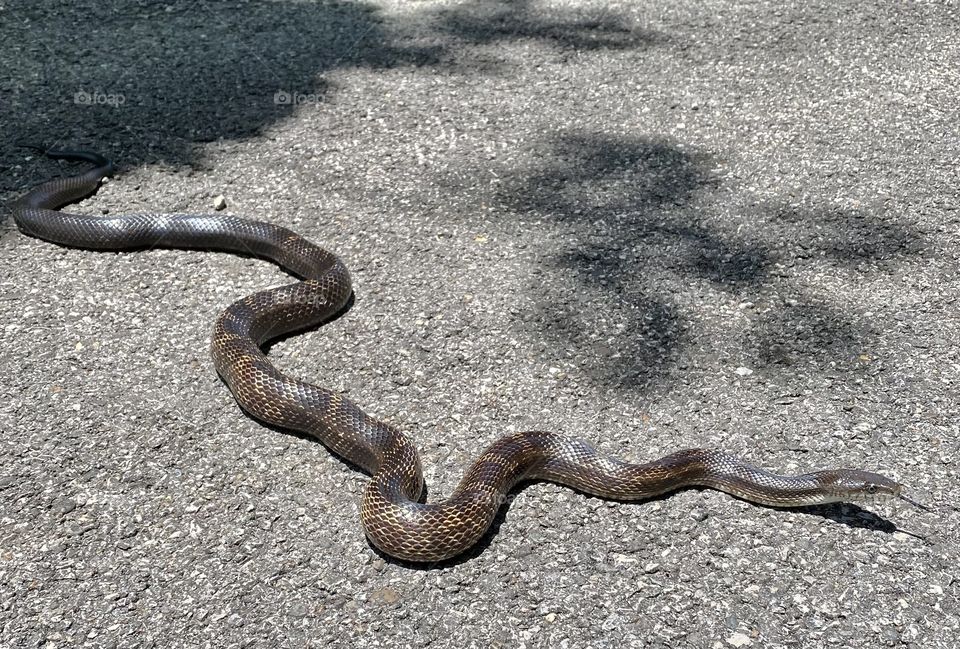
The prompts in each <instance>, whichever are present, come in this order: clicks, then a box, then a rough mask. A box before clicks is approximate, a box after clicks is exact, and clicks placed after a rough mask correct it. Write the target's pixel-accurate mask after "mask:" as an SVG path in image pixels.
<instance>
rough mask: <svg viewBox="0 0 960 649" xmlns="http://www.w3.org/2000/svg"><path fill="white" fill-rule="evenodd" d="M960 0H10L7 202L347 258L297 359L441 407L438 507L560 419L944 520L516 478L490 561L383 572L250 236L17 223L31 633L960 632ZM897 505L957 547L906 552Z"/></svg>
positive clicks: (18, 405)
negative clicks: (837, 476)
mask: <svg viewBox="0 0 960 649" xmlns="http://www.w3.org/2000/svg"><path fill="white" fill-rule="evenodd" d="M958 27H960V7H958V5H957V4H956V3H953V2H922V1H914V2H900V3H889V2H873V1H866V2H840V3H836V2H823V1H819V0H815V1H813V2H767V1H763V0H761V1H756V2H728V1H723V0H699V1H697V2H693V1H681V2H669V3H665V2H597V1H591V0H583V1H581V2H560V1H558V2H529V1H522V0H521V1H516V2H487V1H480V0H465V1H460V2H452V1H442V2H434V1H430V0H424V1H420V2H394V1H390V0H382V1H378V2H370V1H367V2H335V1H328V2H311V1H303V0H301V1H294V0H283V1H280V0H277V1H274V2H253V1H241V0H226V1H224V2H209V1H194V2H188V1H186V0H169V1H167V2H154V1H147V0H139V1H127V2H120V1H119V0H98V1H96V2H94V1H93V0H77V1H75V2H54V1H53V0H35V1H29V2H28V1H27V0H6V1H5V2H0V42H2V43H3V44H4V45H3V48H2V49H0V124H2V133H0V135H2V137H0V172H2V173H0V200H3V201H7V200H11V199H13V198H15V197H17V196H19V195H20V194H21V193H23V192H24V191H25V190H26V189H27V188H29V187H31V186H33V185H35V184H37V183H39V182H42V181H43V180H45V179H47V178H49V177H51V176H55V175H58V174H67V173H71V172H72V171H73V170H74V169H76V167H75V166H73V165H68V164H58V163H55V162H51V161H48V160H45V159H42V158H40V157H38V156H37V155H36V154H35V153H34V152H31V151H29V150H25V149H21V148H17V147H16V146H15V144H16V143H17V142H18V141H26V142H35V143H42V144H45V145H48V146H71V147H83V148H90V149H94V150H98V151H100V152H102V153H104V154H106V155H108V156H110V157H111V158H113V159H114V160H115V161H117V163H118V164H119V166H120V170H119V173H118V175H117V177H116V178H115V179H114V180H112V181H111V182H109V183H107V184H105V186H104V187H102V188H101V190H100V191H99V192H98V193H97V195H96V196H95V197H93V198H90V199H87V200H86V201H84V202H82V203H80V204H79V205H77V206H75V208H74V209H77V210H80V211H83V212H86V213H91V214H99V213H111V214H117V213H124V212H143V211H165V212H174V211H181V212H183V211H195V212H206V211H210V210H212V209H213V208H214V206H215V205H217V206H219V207H224V206H225V210H226V211H227V212H228V213H234V214H237V215H242V216H247V217H255V218H260V219H263V220H267V221H270V222H273V223H277V224H280V225H283V226H286V227H290V228H292V229H294V230H296V231H298V232H300V233H302V234H304V235H305V236H307V237H309V238H311V239H312V240H314V241H316V242H318V243H321V244H322V245H325V246H327V247H329V248H330V249H331V250H333V251H335V252H336V253H337V254H339V255H340V256H342V257H343V259H344V260H345V261H346V263H347V264H348V266H349V268H350V270H351V273H352V274H353V277H354V287H355V291H356V302H355V304H354V306H353V308H352V309H351V310H350V311H349V312H348V313H347V314H346V315H344V316H343V317H341V318H340V319H338V320H337V321H335V322H333V323H331V324H329V325H328V326H326V327H323V328H321V329H319V330H316V331H313V332H310V333H306V334H303V335H299V336H294V337H291V338H288V339H286V340H283V341H281V342H278V343H276V344H274V345H272V347H271V350H270V354H271V358H272V359H273V360H274V361H275V362H276V363H277V365H278V366H279V367H281V368H282V369H283V370H284V371H287V372H289V373H292V374H294V375H297V376H301V377H304V378H308V379H310V380H312V381H315V382H317V383H319V384H321V385H325V386H328V387H330V388H334V389H337V390H341V391H343V392H344V393H345V394H347V395H349V396H350V397H351V398H352V399H354V400H355V401H356V402H357V403H359V404H361V405H363V406H364V407H365V408H366V409H367V410H368V411H369V412H370V413H371V414H374V415H376V416H378V417H380V418H383V419H386V420H387V421H390V422H393V423H395V424H397V425H399V426H401V427H402V429H403V430H404V431H405V432H406V433H407V434H409V435H410V436H411V437H412V438H413V439H415V440H416V443H417V445H418V447H419V449H420V451H421V454H422V457H423V462H424V467H425V472H426V476H427V481H428V484H429V487H430V498H431V499H438V498H442V497H443V496H444V495H445V494H449V493H450V492H451V490H452V489H453V487H454V485H455V484H456V482H457V481H458V480H459V478H460V476H461V474H462V472H463V469H464V467H465V466H467V464H468V463H469V462H470V461H471V460H472V459H473V458H474V457H476V455H477V453H479V451H480V450H481V449H482V448H483V447H484V446H485V445H487V444H488V443H490V442H491V441H493V440H494V439H496V438H497V437H499V436H500V435H502V434H504V433H505V432H509V431H514V430H527V429H547V430H557V431H561V432H564V433H567V434H570V435H574V436H579V437H583V438H586V439H589V440H591V441H592V442H593V443H595V444H596V445H597V446H598V447H599V448H601V449H603V450H604V451H607V452H610V453H614V454H617V455H621V456H624V457H628V458H632V459H635V460H646V459H651V458H654V457H657V456H659V455H662V454H665V453H667V452H670V451H672V450H675V449H679V448H684V447H717V448H722V449H725V450H727V451H729V452H732V453H735V454H737V455H740V456H741V457H743V458H745V459H747V460H749V461H752V462H754V463H756V464H758V465H761V466H764V467H766V468H770V469H775V470H779V471H783V472H802V471H805V470H809V469H816V468H826V467H831V466H850V467H858V468H864V469H868V470H879V471H882V472H884V473H886V474H888V475H890V476H892V477H895V478H897V479H899V480H901V481H902V482H903V483H904V484H905V485H907V489H908V490H909V493H910V494H911V495H913V496H914V497H916V498H917V499H919V500H921V501H922V502H924V503H926V504H927V505H929V506H931V507H933V508H934V511H933V512H931V513H926V512H922V511H920V510H916V509H910V508H908V507H906V506H905V505H901V504H896V505H895V504H892V503H891V504H888V505H881V506H875V507H874V506H870V507H867V508H865V509H860V508H858V507H855V506H850V505H838V506H832V507H824V508H820V509H811V510H792V511H791V510H774V509H765V508H761V507H757V506H753V505H750V504H747V503H745V502H741V501H738V500H736V499H733V498H730V497H727V496H724V495H722V494H719V493H715V492H712V491H698V490H689V491H684V492H681V493H677V494H675V495H672V496H670V497H668V498H664V499H660V500H656V501H653V502H644V503H638V504H630V505H624V504H620V503H612V502H606V501H602V500H598V499H594V498H589V497H586V496H584V495H582V494H577V493H574V492H571V491H569V490H565V489H563V488H561V487H556V486H554V485H550V484H537V485H532V486H528V487H526V488H524V489H522V490H519V491H517V492H516V493H515V494H514V497H513V498H512V499H511V502H510V503H509V506H508V507H507V508H505V510H504V513H503V515H502V516H501V517H500V518H499V519H498V521H497V524H496V529H495V530H494V533H492V534H491V535H489V536H488V537H487V538H486V539H485V540H484V542H483V543H482V544H481V546H480V547H478V548H477V549H476V550H475V551H474V552H472V553H470V554H468V555H466V556H465V557H463V558H462V559H461V560H459V561H454V562H450V563H447V564H443V565H439V566H428V567H426V568H416V567H412V566H410V565H406V564H402V563H397V562H393V561H391V560H389V558H386V557H383V556H380V555H378V554H377V553H376V552H375V551H374V550H372V549H371V547H370V546H369V545H368V543H367V542H366V541H365V539H364V537H363V534H362V532H361V530H360V526H359V524H358V520H357V519H358V506H359V502H360V497H361V494H362V492H363V488H364V485H365V484H366V482H367V478H366V477H365V476H364V475H363V474H361V473H359V472H357V471H355V470H354V469H353V468H352V467H350V466H348V465H346V464H344V463H343V462H340V461H338V460H337V459H335V458H333V457H331V456H330V455H329V454H328V452H327V451H326V450H325V449H324V448H323V447H322V446H321V445H320V444H318V443H315V442H313V441H311V440H310V439H307V438H303V437H299V436H293V435H286V434H284V433H282V432H280V431H277V430H272V429H269V428H265V427H263V426H261V425H260V424H258V423H256V422H254V421H252V420H251V419H249V418H247V417H245V416H244V415H243V414H242V412H241V411H240V410H239V408H238V407H237V406H236V403H235V402H234V400H233V398H232V397H231V396H230V394H229V392H228V391H227V390H226V388H225V387H224V386H223V385H222V383H221V382H220V381H219V379H218V378H217V376H216V373H215V372H214V370H213V367H212V363H211V360H210V358H209V354H208V345H209V336H210V331H211V327H212V323H213V321H214V319H215V318H216V315H217V314H218V313H219V311H220V310H221V309H223V308H225V307H226V306H227V305H228V304H229V303H230V302H232V301H234V300H236V299H238V298H240V297H242V296H243V295H245V294H248V293H250V292H252V291H255V290H258V289H261V288H264V287H268V286H272V285H276V284H277V283H279V282H282V281H284V280H285V279H286V278H285V276H284V275H283V274H282V273H281V272H280V271H278V270H277V269H276V268H274V267H271V266H270V265H269V264H266V263H263V262H260V261H256V260H253V259H248V258H242V257H236V256H231V255H226V254H212V253H210V254H208V253H202V252H183V251H173V250H147V251H142V252H131V253H119V254H118V253H96V252H89V251H83V250H72V249H65V248H60V247H57V246H54V245H51V244H47V243H44V242H42V241H38V240H34V239H29V238H27V237H24V236H22V235H21V234H19V233H18V232H17V231H16V228H15V226H14V224H13V223H12V222H11V220H10V219H9V218H8V216H7V214H6V213H4V217H3V218H4V220H3V221H2V225H0V283H2V291H0V326H2V328H3V332H2V338H3V344H2V347H0V397H2V399H0V431H2V435H0V647H4V648H6V647H10V648H14V647H16V648H19V647H51V648H52V647H77V646H90V647H177V646H210V647H273V646H285V647H302V646H317V647H324V646H343V647H380V646H383V647H406V646H410V647H427V646H432V647H541V646H549V647H624V646H626V647H709V648H711V649H712V648H717V649H719V648H725V647H803V648H806V647H821V646H830V647H833V646H836V647H895V646H916V647H923V648H934V647H953V646H955V643H956V638H957V637H958V634H960V604H958V599H957V597H958V587H960V586H958V578H960V568H958V563H960V562H958V559H960V557H958V542H960V514H958V511H957V505H956V493H957V490H958V487H960V476H958V473H957V471H958V469H957V466H958V465H957V462H958V450H960V443H958V434H960V427H958V423H957V422H958V415H960V406H958V394H957V392H958V386H960V355H958V343H957V341H958V340H960V317H958V308H960V305H958V297H960V290H958V289H960V279H958V265H960V264H958V261H960V254H958V245H960V234H958V229H960V213H958V211H957V208H958V204H960V200H958V189H957V188H958V186H960V182H958V181H960V178H958V168H960V166H958V165H960V154H958V151H960V134H958V133H960V132H958V129H957V124H958V123H960V110H958V106H960V41H958V39H957V38H956V35H957V33H958ZM893 524H895V525H897V526H900V527H902V528H903V529H904V530H908V531H911V532H914V533H917V534H922V535H925V536H927V537H928V538H927V541H926V542H924V541H921V540H918V539H916V538H914V537H911V536H908V535H906V534H903V533H902V532H897V531H894V528H893Z"/></svg>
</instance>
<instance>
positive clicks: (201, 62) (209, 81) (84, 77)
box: [0, 0, 647, 191]
mask: <svg viewBox="0 0 960 649" xmlns="http://www.w3.org/2000/svg"><path fill="white" fill-rule="evenodd" d="M8 4H9V6H8V7H5V8H4V16H5V19H4V21H3V22H2V23H0V40H2V41H3V42H4V43H5V44H6V47H5V48H4V50H3V53H2V54H0V91H2V92H3V95H4V101H3V102H0V122H2V123H3V124H5V125H7V129H8V130H7V132H6V133H5V134H4V135H5V137H4V138H2V140H0V160H22V159H23V157H24V154H23V152H22V151H17V150H14V149H13V148H12V147H13V145H14V143H16V142H28V143H35V144H40V145H43V146H47V147H56V146H64V145H67V146H70V147H74V148H76V147H88V148H94V149H97V150H104V151H106V152H108V153H109V154H110V155H111V157H113V158H115V159H117V160H119V161H120V162H121V164H122V165H124V166H135V165H139V164H144V163H147V162H151V163H152V162H157V161H164V162H168V163H171V164H175V165H179V164H192V163H193V162H195V156H196V155H197V153H196V150H195V146H194V145H195V143H198V142H201V143H202V142H211V141H216V140H220V139H244V138H252V137H256V136H261V135H262V134H263V132H264V130H265V129H267V128H269V127H270V126H271V125H273V124H275V123H277V122H280V121H282V120H284V119H286V118H288V117H290V116H292V115H294V114H295V113H296V111H297V110H298V109H300V108H301V107H302V106H303V104H306V103H312V102H324V101H328V100H329V98H330V97H331V95H332V94H334V93H336V91H337V83H336V81H335V80H334V78H333V76H332V73H335V72H337V71H339V70H349V69H356V68H367V69H391V68H404V67H406V68H423V69H427V70H429V69H431V68H438V69H445V70H446V69H449V67H450V66H460V67H461V68H462V69H463V71H464V72H465V73H480V72H479V71H480V70H481V69H482V68H484V66H483V65H481V64H480V63H478V62H477V61H474V60H472V59H471V47H472V45H473V44H479V43H483V42H490V41H491V40H494V39H495V40H507V39H512V40H517V39H538V40H540V41H542V42H545V43H554V42H562V43H566V44H569V45H570V46H572V47H576V48H582V49H585V48H590V49H600V48H614V49H625V48H628V47H635V46H637V47H638V46H641V45H643V44H645V43H646V39H647V35H646V34H645V33H640V32H634V31H632V30H631V29H629V28H628V27H626V26H625V25H624V24H623V21H622V20H621V19H620V18H618V17H617V16H616V15H615V14H612V13H607V14H605V15H603V16H601V17H599V18H593V19H586V18H583V16H582V15H581V13H580V12H578V11H577V10H575V9H573V10H556V11H553V12H550V13H549V14H545V13H544V12H542V11H541V12H536V13H535V12H532V11H529V10H528V7H527V3H523V2H521V3H500V2H492V3H490V2H473V3H467V4H464V5H461V6H458V7H457V8H455V9H453V10H435V9H433V8H431V7H424V8H422V9H418V10H417V11H414V12H411V13H410V14H408V15H406V16H405V17H397V16H390V17H387V16H385V15H384V13H383V12H382V10H381V9H379V8H378V7H376V6H375V5H373V4H371V3H367V2H346V1H342V2H341V1H336V0H333V1H330V2H321V3H311V2H293V1H277V2H245V1H241V0H226V1H224V2H215V3H214V2H186V1H177V0H173V1H171V2H169V3H162V4H158V3H154V2H147V1H140V2H130V3H125V5H124V10H123V11H122V12H118V11H117V10H116V8H115V7H114V6H113V4H112V3H103V2H96V1H94V0H80V1H79V2H71V3H63V2H55V1H54V0H41V1H39V2H27V1H26V0H14V2H12V3H8ZM489 56H490V54H489V53H485V54H484V55H483V58H484V60H488V59H489ZM318 137H320V135H318ZM8 147H9V148H8ZM4 169H5V167H3V166H0V171H2V170H4ZM34 180H35V179H32V178H26V179H24V178H22V177H18V176H16V175H14V174H0V183H3V184H2V185H0V191H12V190H17V189H20V188H21V187H23V186H24V185H29V184H32V182H34Z"/></svg>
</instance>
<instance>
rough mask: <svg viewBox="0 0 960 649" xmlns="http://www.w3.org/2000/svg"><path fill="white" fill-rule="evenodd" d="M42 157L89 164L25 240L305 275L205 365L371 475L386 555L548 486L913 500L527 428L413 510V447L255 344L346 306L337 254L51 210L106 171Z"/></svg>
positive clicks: (284, 237)
mask: <svg viewBox="0 0 960 649" xmlns="http://www.w3.org/2000/svg"><path fill="white" fill-rule="evenodd" d="M44 153H45V154H46V155H47V156H49V157H51V158H59V159H66V160H74V161H86V162H90V163H92V164H93V165H94V167H93V168H91V169H89V170H88V171H86V172H85V173H83V174H79V175H76V176H71V177H68V178H60V179H55V180H51V181H49V182H46V183H44V184H42V185H40V186H38V187H36V188H35V189H33V190H31V191H30V192H29V193H27V194H26V195H25V196H23V197H22V198H21V199H19V200H18V201H17V202H15V203H14V204H13V216H14V219H15V220H16V223H17V226H18V227H19V228H20V230H21V231H22V232H23V233H24V234H28V235H30V236H34V237H39V238H41V239H46V240H48V241H52V242H54V243H58V244H61V245H67V246H76V247H80V248H95V249H107V250H121V249H127V248H143V247H148V246H165V247H175V248H204V249H219V250H229V251H234V252H240V253H246V254H252V255H255V256H258V257H263V258H266V259H269V260H271V261H273V262H275V263H277V264H279V265H280V266H281V267H283V268H284V269H285V270H287V271H288V272H290V273H292V274H294V275H296V276H298V277H300V278H302V279H301V281H298V282H296V283H293V284H288V285H285V286H281V287H279V288H273V289H270V290H266V291H261V292H259V293H254V294H253V295H250V296H248V297H246V298H244V299H242V300H240V301H238V302H235V303H234V304H232V305H230V307H228V308H227V310H226V311H224V312H223V313H222V314H221V315H220V317H219V318H217V321H216V325H215V326H214V330H213V340H212V344H211V350H212V353H213V360H214V364H215V365H216V368H217V371H218V372H219V373H220V376H221V377H223V380H224V381H225V382H226V384H227V386H228V387H229V388H230V390H231V391H232V392H233V395H234V396H235V397H236V399H237V401H238V402H239V404H240V406H241V407H242V408H243V409H244V410H245V411H246V412H248V413H249V414H250V415H252V416H253V417H255V418H256V419H259V420H263V421H265V422H269V423H270V424H275V425H277V426H280V427H283V428H287V429H292V430H296V431H300V432H304V433H309V434H310V435H313V436H315V437H316V438H318V439H319V440H320V441H321V442H323V444H325V445H326V446H327V447H328V448H329V449H330V450H331V451H333V452H334V453H337V454H338V455H340V456H342V457H344V458H346V459H348V460H350V461H351V462H353V463H354V464H356V465H357V466H359V467H360V468H362V469H363V470H364V471H366V472H368V473H369V474H370V475H372V476H373V478H372V480H371V481H370V483H369V485H368V487H367V488H366V491H365V493H364V495H363V503H362V506H361V509H360V520H361V522H362V524H363V528H364V530H365V532H366V534H367V537H368V538H369V539H370V541H371V542H372V543H373V544H374V545H375V546H376V547H378V548H380V549H381V550H382V551H383V552H385V553H387V554H389V555H392V556H394V557H397V558H400V559H406V560H410V561H438V560H442V559H447V558H449V557H453V556H455V555H457V554H459V553H461V552H463V551H464V550H466V549H467V548H469V547H470V546H472V545H473V544H474V543H476V542H477V541H478V540H479V539H480V538H481V537H482V536H483V535H484V533H485V532H486V531H487V529H488V528H489V527H490V524H491V522H492V521H493V519H494V516H495V515H496V512H497V511H498V509H499V508H500V506H501V504H502V503H503V502H504V499H505V497H506V494H507V493H508V492H509V490H510V489H511V488H513V486H514V485H516V484H517V483H518V482H519V481H521V480H550V481H553V482H557V483H560V484H563V485H567V486H570V487H573V488H574V489H578V490H580V491H583V492H586V493H588V494H593V495H596V496H601V497H603V498H610V499H615V500H624V501H628V500H641V499H646V498H650V497H652V496H657V495H660V494H663V493H666V492H670V491H673V490H676V489H679V488H682V487H688V486H701V487H710V488H713V489H718V490H721V491H725V492H727V493H730V494H733V495H735V496H738V497H740V498H743V499H746V500H749V501H751V502H754V503H758V504H762V505H768V506H774V507H797V506H803V505H814V504H822V503H831V502H840V501H845V502H850V501H854V502H855V501H865V500H872V499H875V498H878V497H900V498H903V499H905V500H909V499H907V498H906V497H905V496H903V495H901V493H900V490H901V486H900V484H899V483H897V482H895V481H893V480H890V479H889V478H886V477H884V476H882V475H878V474H876V473H869V472H866V471H860V470H855V469H834V470H827V471H817V472H815V473H808V474H806V475H800V476H783V475H777V474H774V473H770V472H768V471H764V470H763V469H759V468H757V467H754V466H751V465H749V464H746V463H745V462H743V461H741V460H739V459H737V458H735V457H732V456H730V455H727V454H726V453H723V452H721V451H718V450H712V449H688V450H683V451H679V452H677V453H673V454H672V455H668V456H666V457H663V458H660V459H658V460H655V461H653V462H648V463H646V464H630V463H627V462H623V461H621V460H619V459H616V458H613V457H608V456H606V455H603V454H601V453H599V452H597V451H596V450H595V449H594V447H593V446H592V445H591V444H589V443H588V442H585V441H583V440H579V439H571V438H568V437H563V436H560V435H557V434H555V433H549V432H540V431H535V432H524V433H515V434H512V435H508V436H505V437H502V438H500V439H498V440H497V441H496V442H494V443H493V444H492V445H491V446H490V447H488V448H487V449H486V450H485V451H484V452H483V453H482V454H481V455H480V457H479V458H478V459H477V460H476V461H475V462H474V463H473V465H472V466H470V468H469V469H468V470H467V472H466V474H465V475H464V477H463V479H462V480H461V481H460V484H459V485H458V486H457V488H456V490H455V491H454V492H453V494H452V495H451V496H450V497H449V498H448V499H447V500H445V501H443V502H438V503H422V502H420V499H421V497H422V495H423V487H424V484H423V474H422V471H421V468H420V458H419V456H418V454H417V450H416V448H414V445H413V444H412V443H411V442H410V440H408V439H407V438H406V437H404V435H403V434H402V433H400V431H398V430H397V429H396V428H394V427H393V426H391V425H389V424H386V423H384V422H382V421H378V420H376V419H374V418H373V417H371V416H369V415H367V414H366V413H364V412H363V411H362V410H361V409H360V408H359V407H357V406H356V405H355V404H354V403H352V402H351V401H349V400H348V399H346V398H345V397H343V396H342V395H340V394H338V393H336V392H332V391H330V390H327V389H324V388H322V387H318V386H316V385H312V384H310V383H306V382H304V381H301V380H299V379H295V378H292V377H289V376H286V375H284V374H283V373H281V372H280V371H279V370H277V368H275V367H274V366H273V364H272V363H271V362H270V361H269V360H268V359H267V357H266V356H265V355H264V353H263V352H262V351H261V349H260V347H261V345H263V344H264V343H265V342H266V341H268V340H270V339H272V338H276V337H278V336H281V335H283V334H286V333H289V332H292V331H297V330H301V329H305V328H308V327H312V326H316V325H318V324H320V323H322V322H323V321H325V320H327V319H329V318H330V317H331V316H332V315H334V314H336V313H337V312H338V311H340V310H341V309H342V308H343V307H344V306H345V305H346V303H347V301H348V299H349V298H350V296H351V293H352V288H351V285H350V275H349V273H348V272H347V268H346V266H344V264H343V262H342V261H341V260H340V259H339V258H338V257H337V256H336V255H334V254H332V253H330V252H328V251H326V250H324V249H323V248H320V247H318V246H316V245H314V244H313V243H310V242H309V241H307V240H306V239H304V238H303V237H301V236H300V235H298V234H296V233H294V232H291V231H290V230H287V229H285V228H282V227H279V226H276V225H271V224H268V223H261V222H258V221H249V220H245V219H240V218H236V217H232V216H221V215H191V214H133V215H123V216H104V217H96V216H83V215H77V214H68V213H65V212H60V211H58V208H60V207H62V206H64V205H66V204H68V203H71V202H74V201H77V200H79V199H81V198H83V197H85V196H87V195H89V194H91V193H92V192H94V191H95V190H96V189H97V187H98V186H99V183H100V181H101V180H102V179H103V178H104V177H105V176H108V175H110V174H111V173H112V172H113V165H112V164H111V163H110V162H109V161H108V160H107V159H106V158H104V157H102V156H100V155H97V154H95V153H89V152H84V151H44ZM910 502H913V501H910ZM914 504H917V503H914Z"/></svg>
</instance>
